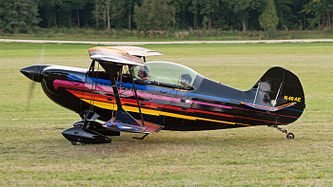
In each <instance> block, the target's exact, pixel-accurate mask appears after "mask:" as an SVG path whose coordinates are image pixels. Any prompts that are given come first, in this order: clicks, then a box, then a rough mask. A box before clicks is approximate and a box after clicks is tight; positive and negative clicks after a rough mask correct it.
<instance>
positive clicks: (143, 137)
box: [132, 134, 148, 140]
mask: <svg viewBox="0 0 333 187" xmlns="http://www.w3.org/2000/svg"><path fill="white" fill-rule="evenodd" d="M146 136H148V134H145V135H143V136H142V137H132V138H133V139H137V140H143V139H145V137H146Z"/></svg>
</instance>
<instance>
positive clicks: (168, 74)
mask: <svg viewBox="0 0 333 187" xmlns="http://www.w3.org/2000/svg"><path fill="white" fill-rule="evenodd" d="M134 73H135V76H136V78H138V79H142V80H149V81H151V82H159V83H164V84H169V85H174V86H177V87H184V88H191V87H192V85H193V82H194V79H195V77H196V76H197V74H198V73H197V72H195V71H194V70H192V69H190V68H188V67H186V66H183V65H180V64H176V63H172V62H157V61H153V62H147V63H145V67H144V66H136V67H135V68H134Z"/></svg>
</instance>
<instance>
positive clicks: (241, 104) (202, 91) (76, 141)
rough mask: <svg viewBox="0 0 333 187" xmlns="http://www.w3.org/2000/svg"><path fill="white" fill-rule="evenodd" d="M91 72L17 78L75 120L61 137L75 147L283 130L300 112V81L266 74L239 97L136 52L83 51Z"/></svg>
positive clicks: (277, 71)
mask: <svg viewBox="0 0 333 187" xmlns="http://www.w3.org/2000/svg"><path fill="white" fill-rule="evenodd" d="M88 52H89V56H90V58H91V60H92V62H91V65H90V67H89V69H81V68H75V67H66V66H57V65H32V66H29V67H26V68H23V69H21V73H23V74H24V75H25V76H27V77H28V78H30V79H31V80H33V81H35V82H39V83H41V86H42V88H43V90H44V92H45V94H46V95H47V96H48V97H49V98H50V99H51V100H53V101H54V102H55V103H57V104H59V105H61V106H63V107H65V108H67V109H70V110H72V111H74V112H76V113H77V114H78V115H79V116H80V118H81V119H80V120H79V121H78V122H76V123H74V124H73V127H72V128H69V129H67V130H65V131H63V132H62V134H63V136H64V137H65V138H66V139H68V140H69V141H70V142H71V143H72V144H73V145H82V144H98V143H109V142H111V139H110V137H109V136H119V135H120V133H121V132H128V133H138V134H142V136H141V137H135V138H138V139H143V138H145V137H146V136H147V135H149V134H151V133H157V132H159V131H160V130H162V129H163V130H174V131H195V130H213V129H227V128H238V127H249V126H256V125H267V126H271V127H274V128H277V129H278V130H280V131H282V132H283V133H285V134H286V135H287V138H288V139H293V138H294V134H293V133H291V132H288V131H287V130H286V129H284V128H281V126H283V125H287V124H289V123H292V122H294V121H295V120H297V119H298V118H299V117H300V116H301V115H302V113H303V111H304V109H305V98H304V92H303V88H302V85H301V83H300V80H299V79H298V77H297V76H296V75H295V74H293V73H292V72H290V71H288V70H286V69H284V68H281V67H273V68H270V69H269V70H268V71H267V72H266V73H265V74H264V75H263V76H262V77H261V78H260V79H259V81H258V82H257V83H256V84H254V86H253V87H252V88H251V89H249V90H247V91H242V90H239V89H235V88H232V87H230V86H227V85H224V84H222V83H220V82H216V81H213V80H210V79H208V78H205V77H203V76H202V75H200V74H199V73H197V72H196V71H194V70H193V69H191V68H189V67H186V66H183V65H180V64H177V63H173V62H165V61H149V62H147V61H146V57H149V56H155V55H163V54H162V53H160V52H157V51H154V50H149V49H145V48H142V47H134V46H108V47H106V46H105V47H94V48H91V49H89V51H88Z"/></svg>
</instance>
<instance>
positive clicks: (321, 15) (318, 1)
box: [303, 0, 333, 30]
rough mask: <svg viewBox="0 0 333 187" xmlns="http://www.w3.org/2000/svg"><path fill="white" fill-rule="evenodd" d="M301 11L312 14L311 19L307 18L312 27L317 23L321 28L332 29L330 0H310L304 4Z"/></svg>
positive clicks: (331, 2)
mask: <svg viewBox="0 0 333 187" xmlns="http://www.w3.org/2000/svg"><path fill="white" fill-rule="evenodd" d="M303 12H305V13H306V14H310V15H312V16H313V18H312V19H308V20H309V22H310V26H311V27H312V28H314V27H315V26H316V25H317V26H318V28H319V29H321V30H322V29H324V27H328V28H330V29H332V27H333V26H332V15H333V1H332V0H312V1H310V2H309V3H308V4H306V5H305V6H304V10H303Z"/></svg>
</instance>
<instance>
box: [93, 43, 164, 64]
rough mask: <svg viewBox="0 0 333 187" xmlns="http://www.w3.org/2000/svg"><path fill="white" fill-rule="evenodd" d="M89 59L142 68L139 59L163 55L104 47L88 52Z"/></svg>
mask: <svg viewBox="0 0 333 187" xmlns="http://www.w3.org/2000/svg"><path fill="white" fill-rule="evenodd" d="M88 52H89V56H90V58H91V59H93V60H96V61H103V62H109V63H115V64H123V65H132V66H143V65H144V63H143V62H142V61H141V59H140V57H146V56H156V55H163V54H162V53H160V52H157V51H154V50H149V49H146V48H143V47H134V46H104V47H93V48H90V49H89V50H88Z"/></svg>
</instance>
